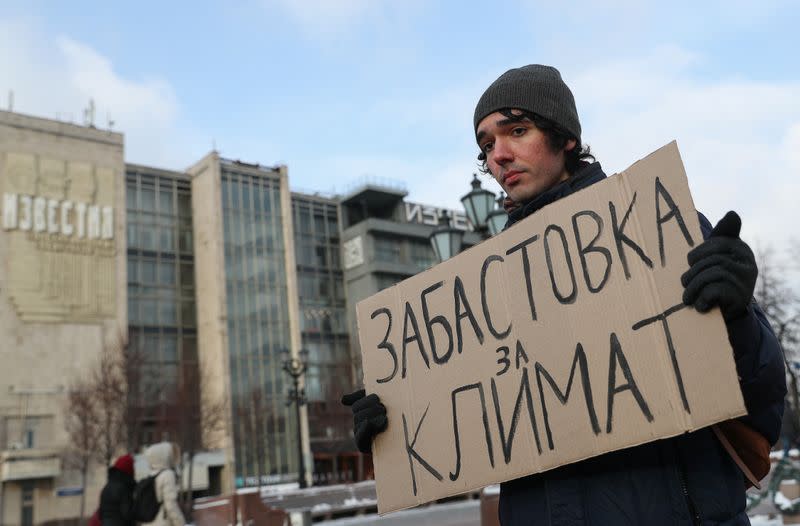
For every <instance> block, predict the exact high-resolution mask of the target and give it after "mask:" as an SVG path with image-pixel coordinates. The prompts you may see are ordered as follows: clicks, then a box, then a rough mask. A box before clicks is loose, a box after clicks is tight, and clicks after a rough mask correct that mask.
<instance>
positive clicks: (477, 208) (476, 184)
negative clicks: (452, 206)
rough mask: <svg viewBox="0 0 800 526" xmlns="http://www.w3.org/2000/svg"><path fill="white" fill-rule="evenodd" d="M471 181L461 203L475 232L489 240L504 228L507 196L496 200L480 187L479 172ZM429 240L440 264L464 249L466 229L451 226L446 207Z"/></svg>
mask: <svg viewBox="0 0 800 526" xmlns="http://www.w3.org/2000/svg"><path fill="white" fill-rule="evenodd" d="M471 184H472V190H470V191H469V193H467V194H466V195H465V196H464V197H462V198H461V203H462V204H463V205H464V210H465V211H466V213H467V218H468V219H469V222H470V223H472V226H473V228H474V229H475V232H477V233H478V234H480V236H481V237H482V238H483V239H489V238H490V237H491V236H493V235H495V234H497V233H498V232H500V231H502V230H503V226H505V223H506V220H507V215H506V212H505V210H504V209H503V199H505V195H503V192H500V196H499V197H498V198H497V199H495V195H494V194H493V193H492V192H490V191H489V190H486V189H485V188H482V187H481V181H480V179H478V175H477V174H472V183H471ZM429 239H430V241H431V246H433V251H434V253H435V254H436V259H438V260H439V262H440V263H441V262H442V261H445V260H447V259H450V258H451V257H453V256H455V255H456V254H458V253H459V252H461V243H462V241H463V239H464V232H463V231H462V230H459V229H457V228H453V227H452V226H450V215H449V214H448V213H447V211H446V210H445V211H444V212H442V215H441V217H440V219H439V226H438V227H436V229H435V230H434V231H433V232H432V233H431V235H430V237H429Z"/></svg>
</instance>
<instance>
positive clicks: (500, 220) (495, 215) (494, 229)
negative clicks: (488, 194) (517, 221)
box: [486, 192, 508, 236]
mask: <svg viewBox="0 0 800 526" xmlns="http://www.w3.org/2000/svg"><path fill="white" fill-rule="evenodd" d="M505 200H506V194H504V193H503V192H500V195H498V196H497V201H495V203H497V206H496V208H495V209H494V210H492V211H491V212H489V215H488V217H487V218H486V226H487V228H488V229H489V235H490V236H495V235H497V234H499V233H500V232H502V231H503V227H504V226H506V221H508V214H507V213H506V210H505V208H503V201H505Z"/></svg>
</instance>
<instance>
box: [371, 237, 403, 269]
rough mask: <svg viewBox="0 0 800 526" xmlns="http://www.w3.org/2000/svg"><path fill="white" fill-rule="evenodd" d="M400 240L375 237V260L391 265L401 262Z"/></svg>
mask: <svg viewBox="0 0 800 526" xmlns="http://www.w3.org/2000/svg"><path fill="white" fill-rule="evenodd" d="M400 255H401V252H400V240H397V239H394V238H391V237H383V236H380V237H379V236H376V237H375V259H377V260H378V261H385V262H391V263H399V262H401V260H400Z"/></svg>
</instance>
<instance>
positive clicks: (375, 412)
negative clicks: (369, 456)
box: [342, 389, 389, 453]
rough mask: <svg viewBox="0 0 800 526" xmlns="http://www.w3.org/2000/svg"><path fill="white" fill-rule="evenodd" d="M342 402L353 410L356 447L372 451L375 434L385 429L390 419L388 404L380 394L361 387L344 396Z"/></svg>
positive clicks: (365, 451)
mask: <svg viewBox="0 0 800 526" xmlns="http://www.w3.org/2000/svg"><path fill="white" fill-rule="evenodd" d="M342 403H343V404H344V405H346V406H349V407H350V408H351V409H352V410H353V436H354V437H355V439H356V447H357V448H358V450H359V451H361V452H362V453H369V452H371V451H372V441H373V440H374V439H375V435H377V434H378V433H380V432H382V431H384V430H385V429H386V426H387V425H388V424H389V421H388V420H387V419H386V406H384V405H383V404H382V403H381V399H380V398H378V395H376V394H371V395H367V393H366V391H364V389H359V390H358V391H355V392H353V393H350V394H346V395H344V396H343V397H342Z"/></svg>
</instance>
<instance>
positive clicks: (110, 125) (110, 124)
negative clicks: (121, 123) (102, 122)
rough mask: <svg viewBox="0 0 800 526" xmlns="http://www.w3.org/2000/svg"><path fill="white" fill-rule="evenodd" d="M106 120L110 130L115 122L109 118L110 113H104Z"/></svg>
mask: <svg viewBox="0 0 800 526" xmlns="http://www.w3.org/2000/svg"><path fill="white" fill-rule="evenodd" d="M106 120H107V121H108V130H109V131H111V128H113V127H114V124H115V123H114V121H113V120H111V114H110V113H106Z"/></svg>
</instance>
